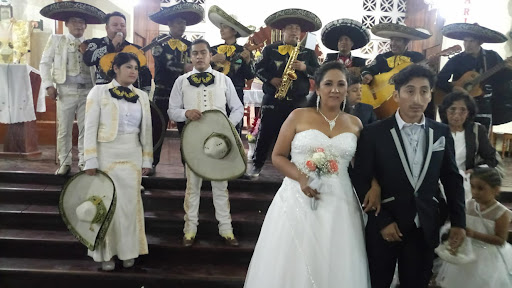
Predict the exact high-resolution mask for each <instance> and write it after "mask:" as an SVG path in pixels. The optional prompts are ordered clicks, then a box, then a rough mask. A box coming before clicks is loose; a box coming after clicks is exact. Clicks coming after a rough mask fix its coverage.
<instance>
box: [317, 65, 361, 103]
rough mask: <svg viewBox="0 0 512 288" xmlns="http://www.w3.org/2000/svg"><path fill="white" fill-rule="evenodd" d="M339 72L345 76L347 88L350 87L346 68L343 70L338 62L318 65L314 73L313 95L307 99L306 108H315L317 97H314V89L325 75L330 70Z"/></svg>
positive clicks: (342, 66) (343, 66)
mask: <svg viewBox="0 0 512 288" xmlns="http://www.w3.org/2000/svg"><path fill="white" fill-rule="evenodd" d="M333 69H334V70H340V71H341V73H343V75H345V78H346V79H347V87H348V86H350V83H348V82H349V80H350V78H351V77H350V73H349V72H348V70H347V68H345V65H343V64H341V63H340V62H338V61H331V62H327V63H324V64H322V65H320V67H319V68H318V69H317V70H316V72H315V77H314V80H315V93H313V95H311V98H309V101H308V105H307V107H316V98H318V95H316V87H320V82H322V80H323V79H324V76H325V74H327V72H329V71H330V70H333Z"/></svg>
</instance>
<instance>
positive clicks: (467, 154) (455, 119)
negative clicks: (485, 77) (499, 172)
mask: <svg viewBox="0 0 512 288" xmlns="http://www.w3.org/2000/svg"><path fill="white" fill-rule="evenodd" d="M476 110H477V107H476V103H475V101H474V100H473V98H472V97H471V96H469V95H468V94H466V93H464V92H458V91H457V92H452V93H449V94H448V95H446V97H445V98H444V100H443V103H441V105H440V106H439V116H440V117H441V121H442V122H443V123H445V124H448V126H450V130H451V132H452V136H453V140H454V141H455V161H456V162H457V167H458V168H459V171H462V172H461V173H462V175H463V176H464V177H465V188H469V174H471V172H472V171H473V168H475V167H476V166H479V165H487V166H489V167H492V168H495V167H496V166H497V165H498V159H496V150H495V149H494V148H493V147H492V145H491V142H490V141H489V138H488V136H487V135H488V131H487V129H485V127H484V126H483V125H480V124H479V123H476V122H474V119H475V115H476V113H477V111H476ZM476 131H478V135H476V133H475V132H476ZM477 136H478V139H477ZM477 158H478V159H477ZM476 160H478V163H477V161H476ZM468 199H471V190H470V189H469V190H468V189H466V200H468Z"/></svg>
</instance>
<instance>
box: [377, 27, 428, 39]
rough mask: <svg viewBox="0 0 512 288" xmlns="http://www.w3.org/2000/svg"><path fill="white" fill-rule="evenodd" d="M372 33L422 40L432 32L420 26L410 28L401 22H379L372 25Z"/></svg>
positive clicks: (388, 36) (385, 36) (388, 37)
mask: <svg viewBox="0 0 512 288" xmlns="http://www.w3.org/2000/svg"><path fill="white" fill-rule="evenodd" d="M372 33H373V34H375V35H376V36H379V37H382V38H387V39H390V38H392V37H399V38H405V39H409V40H424V39H428V38H430V36H432V34H430V32H428V31H427V30H425V29H422V28H412V27H409V26H405V25H403V24H396V23H380V24H377V25H375V26H373V27H372Z"/></svg>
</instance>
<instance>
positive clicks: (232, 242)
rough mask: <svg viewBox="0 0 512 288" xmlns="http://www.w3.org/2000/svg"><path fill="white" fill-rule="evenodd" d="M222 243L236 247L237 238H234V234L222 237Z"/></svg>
mask: <svg viewBox="0 0 512 288" xmlns="http://www.w3.org/2000/svg"><path fill="white" fill-rule="evenodd" d="M223 238H224V243H226V245H228V246H233V247H237V246H238V245H239V243H238V240H236V238H235V236H233V235H231V236H230V237H223Z"/></svg>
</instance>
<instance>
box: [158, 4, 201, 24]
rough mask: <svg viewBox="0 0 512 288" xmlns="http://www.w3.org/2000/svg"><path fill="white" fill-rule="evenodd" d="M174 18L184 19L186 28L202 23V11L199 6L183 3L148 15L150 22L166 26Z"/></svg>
mask: <svg viewBox="0 0 512 288" xmlns="http://www.w3.org/2000/svg"><path fill="white" fill-rule="evenodd" d="M176 18H181V19H184V20H185V21H186V22H187V26H192V25H195V24H197V23H199V22H201V21H203V18H204V9H203V7H202V6H201V5H199V4H196V3H189V2H183V3H179V4H176V5H172V6H170V7H166V8H161V10H160V11H158V12H155V13H153V14H151V15H149V19H151V21H153V22H156V23H158V24H162V25H168V24H169V21H171V20H173V19H176Z"/></svg>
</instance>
